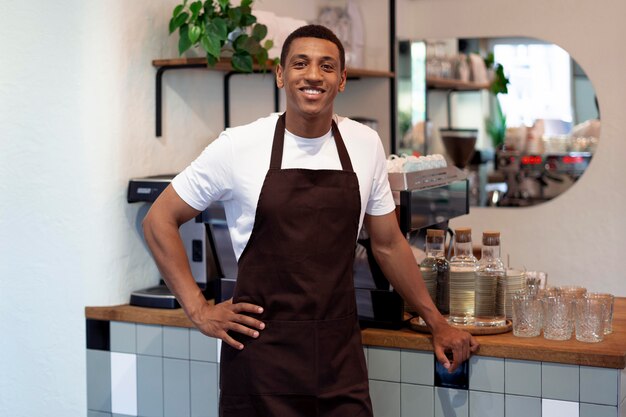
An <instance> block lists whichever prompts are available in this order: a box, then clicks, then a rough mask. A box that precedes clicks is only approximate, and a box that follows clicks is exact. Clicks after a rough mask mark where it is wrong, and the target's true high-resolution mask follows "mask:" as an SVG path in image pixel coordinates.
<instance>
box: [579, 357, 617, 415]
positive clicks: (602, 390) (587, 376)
mask: <svg viewBox="0 0 626 417" xmlns="http://www.w3.org/2000/svg"><path fill="white" fill-rule="evenodd" d="M618 385H619V371H618V370H617V369H612V368H598V367H593V366H581V367H580V402H584V403H591V404H603V405H612V406H616V405H617V404H618V401H619V398H618V397H619V391H618V390H619V387H618Z"/></svg>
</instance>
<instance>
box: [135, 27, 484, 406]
mask: <svg viewBox="0 0 626 417" xmlns="http://www.w3.org/2000/svg"><path fill="white" fill-rule="evenodd" d="M276 83H277V84H278V87H279V88H284V89H285V93H286V98H287V109H286V112H285V113H284V114H283V115H281V116H280V117H279V116H278V115H272V116H270V117H267V118H262V119H259V120H257V121H256V122H253V123H251V124H249V125H245V126H240V127H237V128H233V129H228V130H226V131H225V132H223V133H222V135H220V137H219V138H218V139H217V140H215V141H214V142H213V143H212V144H210V145H209V146H208V147H207V148H206V149H205V151H204V152H203V153H202V154H201V155H200V156H199V157H198V159H196V161H194V162H193V163H192V164H191V165H190V166H189V167H188V168H187V169H186V170H185V171H184V172H183V173H181V174H180V175H178V176H177V177H176V178H175V179H174V181H173V182H172V185H171V186H169V187H168V188H167V189H166V190H165V191H164V192H163V193H162V194H161V196H160V197H159V199H158V200H157V201H156V202H155V203H154V204H153V206H152V207H151V209H150V212H149V213H148V215H147V216H146V219H145V220H144V231H145V237H146V241H147V242H148V245H149V247H150V249H151V250H152V252H153V254H154V257H155V260H156V262H157V264H158V266H159V269H160V271H161V273H162V275H163V278H164V279H165V281H166V282H167V284H168V286H169V287H170V289H171V290H172V292H173V293H174V294H175V295H176V297H177V298H178V300H179V301H180V303H181V305H182V306H183V309H184V311H185V313H186V314H187V315H188V316H189V318H190V319H191V321H192V322H193V323H194V325H195V326H197V327H198V329H199V330H200V331H202V332H203V333H204V334H206V335H208V336H212V337H216V338H220V339H222V340H223V341H224V342H225V343H224V344H223V345H222V356H221V364H220V367H221V368H220V378H221V381H220V386H221V398H220V415H221V416H224V417H235V416H237V417H244V416H245V417H254V416H259V417H261V416H263V417H267V416H276V417H291V416H294V417H295V416H298V417H301V416H325V417H331V416H332V417H335V416H337V417H339V416H341V417H345V416H351V417H353V416H372V410H371V403H370V399H369V389H368V382H367V370H366V367H365V361H364V357H363V350H362V347H361V342H360V330H359V328H358V322H357V316H356V305H355V304H356V303H355V297H354V287H353V277H352V267H353V261H354V251H355V244H356V239H357V235H358V232H359V229H360V226H361V224H364V225H365V227H366V228H367V231H368V232H369V235H370V239H371V244H372V248H373V251H374V253H375V256H376V259H377V261H378V263H379V264H380V266H381V267H382V270H383V271H384V273H385V275H386V277H387V278H388V279H389V281H390V282H391V283H392V284H393V286H394V288H396V289H397V290H398V292H399V293H400V294H401V295H402V296H403V297H404V298H405V299H406V300H407V301H408V302H409V303H411V304H412V305H415V306H417V308H418V310H419V312H420V314H421V316H422V317H423V318H424V319H425V320H426V322H427V323H428V325H429V326H430V328H431V330H432V333H433V343H434V348H435V354H436V356H437V358H438V360H439V361H441V362H442V363H443V364H444V366H445V367H446V368H449V370H450V371H452V370H454V369H456V367H458V365H459V364H460V363H461V362H463V361H464V360H466V359H467V358H468V357H469V355H470V352H471V351H473V350H475V349H476V348H477V343H476V342H475V341H474V339H473V338H472V337H471V336H470V335H469V334H467V333H465V332H461V331H459V330H456V329H453V328H452V327H450V326H448V324H447V322H446V320H445V319H444V318H443V317H442V316H441V315H440V314H439V313H438V312H437V309H436V308H435V306H434V305H433V303H432V302H431V300H430V297H429V296H428V292H427V290H426V288H425V286H424V283H423V281H422V280H421V276H420V272H419V268H418V266H417V265H416V263H415V260H414V257H413V255H412V252H411V250H410V248H409V246H408V243H407V241H406V240H405V238H404V237H403V236H402V234H401V233H400V231H399V227H398V224H397V221H396V217H395V214H394V208H395V206H394V203H393V199H392V197H391V192H390V190H389V183H388V180H387V173H386V164H385V156H384V151H383V148H382V145H381V143H380V139H379V138H378V135H377V134H376V133H375V132H374V131H373V130H371V129H369V128H367V127H366V126H364V125H361V124H358V123H356V122H354V121H351V120H349V119H346V118H339V117H337V116H335V115H334V113H333V102H334V99H335V97H336V95H337V94H338V93H339V92H341V91H343V90H344V88H345V85H346V69H345V58H344V50H343V46H342V45H341V42H340V41H339V40H338V39H337V38H336V37H335V35H334V34H333V33H332V32H331V31H330V30H328V29H326V28H324V27H322V26H317V25H309V26H304V27H302V28H300V29H297V30H296V31H294V32H293V33H292V34H291V35H290V36H289V37H288V38H287V39H286V41H285V44H284V46H283V50H282V53H281V62H280V65H279V66H278V67H277V69H276ZM268 168H269V169H268ZM215 200H221V201H223V202H224V205H225V209H226V215H227V220H228V224H229V228H230V232H231V236H232V240H233V246H234V250H235V254H236V255H237V257H238V265H239V273H238V277H237V285H236V288H235V293H234V296H233V299H232V300H229V301H227V302H224V303H221V304H218V305H215V306H210V305H209V304H208V303H207V302H206V300H205V299H204V297H203V295H202V293H201V291H200V289H199V288H198V286H197V285H196V283H195V281H194V280H193V278H192V275H191V273H190V270H189V266H188V263H187V258H186V255H185V251H184V249H183V245H182V243H181V240H180V237H179V234H178V227H179V226H180V225H181V224H182V223H184V222H185V221H187V220H189V219H191V218H193V217H194V216H196V215H197V214H199V213H200V212H201V211H202V210H204V209H205V208H206V207H207V206H208V205H209V204H210V203H211V202H212V201H215ZM446 351H451V352H452V354H453V360H452V362H451V363H450V362H449V361H448V359H447V358H446V355H445V352H446Z"/></svg>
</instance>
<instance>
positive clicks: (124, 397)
mask: <svg viewBox="0 0 626 417" xmlns="http://www.w3.org/2000/svg"><path fill="white" fill-rule="evenodd" d="M111 411H112V412H113V413H117V414H127V415H131V416H136V415H137V356H136V355H134V354H132V353H119V352H111Z"/></svg>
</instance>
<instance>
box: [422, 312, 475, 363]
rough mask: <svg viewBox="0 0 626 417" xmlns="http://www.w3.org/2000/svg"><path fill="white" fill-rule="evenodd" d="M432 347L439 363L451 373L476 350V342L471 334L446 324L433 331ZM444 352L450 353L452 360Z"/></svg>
mask: <svg viewBox="0 0 626 417" xmlns="http://www.w3.org/2000/svg"><path fill="white" fill-rule="evenodd" d="M433 347H434V349H435V356H436V357H437V360H438V361H439V363H441V364H442V365H443V367H444V368H446V369H447V370H448V372H450V373H452V372H454V371H455V370H456V369H457V368H458V367H459V365H461V364H462V363H463V362H465V361H466V360H467V359H469V357H470V354H471V353H473V352H476V350H478V342H477V341H476V339H475V338H474V336H472V335H471V334H469V333H467V332H465V331H462V330H458V329H455V328H454V327H452V326H450V325H447V324H446V325H443V326H441V328H439V329H437V331H433ZM446 352H451V353H452V362H450V359H448V357H447V356H446Z"/></svg>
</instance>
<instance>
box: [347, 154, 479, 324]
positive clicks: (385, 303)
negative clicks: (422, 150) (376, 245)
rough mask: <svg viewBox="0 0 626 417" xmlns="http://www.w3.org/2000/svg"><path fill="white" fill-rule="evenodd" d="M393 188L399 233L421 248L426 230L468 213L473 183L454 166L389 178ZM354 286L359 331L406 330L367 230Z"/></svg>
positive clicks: (359, 247) (401, 305)
mask: <svg viewBox="0 0 626 417" xmlns="http://www.w3.org/2000/svg"><path fill="white" fill-rule="evenodd" d="M389 184H390V185H391V190H392V193H393V198H394V201H395V203H396V216H397V218H398V223H399V225H400V230H401V231H402V233H403V234H404V235H405V237H406V238H407V239H408V240H409V243H410V244H412V245H413V246H416V245H419V249H421V248H422V247H423V245H422V244H420V243H419V242H421V239H420V238H419V237H420V234H422V235H423V233H424V232H425V230H426V229H427V228H430V227H433V228H438V229H443V230H447V229H448V221H449V220H450V219H452V218H454V217H458V216H462V215H464V214H467V213H469V195H470V192H469V181H468V179H467V177H466V174H465V172H464V171H462V170H460V169H459V168H457V167H455V166H448V167H445V168H435V169H426V170H421V171H415V172H406V173H389ZM354 283H355V288H356V301H357V310H358V315H359V322H360V324H361V327H377V328H390V329H398V328H400V327H402V326H403V325H404V302H403V300H402V298H401V297H400V295H399V294H398V293H397V292H396V291H395V290H394V289H393V288H392V287H391V285H390V283H389V281H388V280H387V278H386V277H385V276H384V274H383V272H382V271H381V269H380V267H379V266H378V264H377V263H376V260H375V259H374V256H373V254H372V251H371V247H370V243H369V239H367V235H366V231H365V233H364V232H363V231H362V233H361V236H360V238H359V240H358V244H357V249H356V258H355V264H354Z"/></svg>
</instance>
